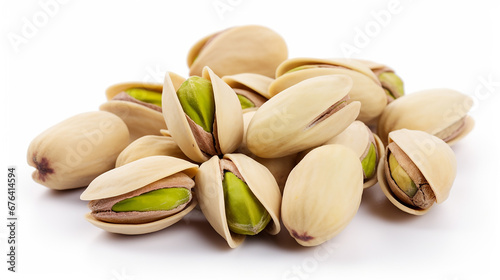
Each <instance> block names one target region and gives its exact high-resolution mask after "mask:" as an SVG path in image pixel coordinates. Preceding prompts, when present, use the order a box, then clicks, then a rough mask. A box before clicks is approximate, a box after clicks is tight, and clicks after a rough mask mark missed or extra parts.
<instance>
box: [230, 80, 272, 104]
mask: <svg viewBox="0 0 500 280" xmlns="http://www.w3.org/2000/svg"><path fill="white" fill-rule="evenodd" d="M222 80H223V81H224V82H226V83H227V84H228V85H229V86H230V87H231V88H232V89H234V90H235V92H236V94H238V95H242V96H244V97H245V98H247V99H248V100H249V101H250V102H251V103H253V105H254V106H253V107H250V108H246V109H243V111H244V112H246V111H249V110H252V109H254V108H258V107H260V106H261V105H262V104H263V103H264V102H266V101H267V100H268V99H269V98H271V96H269V93H268V90H267V89H268V88H269V85H270V84H271V82H272V81H273V79H272V78H269V77H267V76H264V75H260V74H254V73H242V74H236V75H229V76H224V77H222ZM241 90H243V92H241Z"/></svg>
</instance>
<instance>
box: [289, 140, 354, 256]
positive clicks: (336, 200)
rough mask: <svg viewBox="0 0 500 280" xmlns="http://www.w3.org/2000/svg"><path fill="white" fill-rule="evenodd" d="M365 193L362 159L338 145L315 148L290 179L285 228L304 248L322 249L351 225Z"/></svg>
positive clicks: (299, 164)
mask: <svg viewBox="0 0 500 280" xmlns="http://www.w3.org/2000/svg"><path fill="white" fill-rule="evenodd" d="M362 193H363V170H362V167H361V162H360V160H359V157H358V155H356V154H355V153H354V152H353V151H352V150H351V149H349V148H347V147H345V146H342V145H336V144H332V145H324V146H321V147H318V148H315V149H313V150H312V151H311V152H309V153H308V154H307V155H306V156H305V157H304V158H303V159H302V160H301V161H300V162H299V163H298V164H297V166H295V168H294V169H293V170H292V172H291V173H290V175H289V176H288V180H287V182H286V185H285V190H284V192H283V200H282V206H281V215H282V220H283V224H284V226H285V227H286V229H287V230H288V232H289V233H290V235H291V236H292V237H293V238H294V239H295V240H296V241H297V242H298V243H299V244H300V245H302V246H317V245H320V244H322V243H323V242H326V241H328V240H329V239H331V238H333V237H334V236H335V235H337V234H338V233H340V232H341V231H342V230H343V229H344V228H345V227H346V226H347V225H348V224H349V222H350V221H351V220H352V218H353V217H354V216H355V214H356V213H357V211H358V208H359V205H360V203H361V196H362Z"/></svg>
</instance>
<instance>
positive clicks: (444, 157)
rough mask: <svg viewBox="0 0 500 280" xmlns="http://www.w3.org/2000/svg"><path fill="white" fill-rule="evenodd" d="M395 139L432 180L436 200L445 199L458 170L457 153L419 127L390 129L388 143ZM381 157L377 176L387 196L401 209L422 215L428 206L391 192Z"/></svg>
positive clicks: (426, 176)
mask: <svg viewBox="0 0 500 280" xmlns="http://www.w3.org/2000/svg"><path fill="white" fill-rule="evenodd" d="M392 142H394V143H396V144H397V145H398V146H399V147H400V148H401V150H402V151H403V152H404V153H405V154H406V155H407V156H408V157H409V158H410V160H411V161H412V162H413V163H414V164H415V166H416V167H417V168H418V169H419V170H420V172H421V173H422V175H423V176H424V177H425V179H426V180H427V182H428V183H429V186H430V188H431V189H432V191H433V192H434V195H435V197H436V202H437V203H442V202H443V201H445V200H446V199H447V198H448V195H449V193H450V190H451V187H452V185H453V181H454V180H455V177H456V173H457V162H456V159H455V154H454V153H453V150H452V149H451V148H450V146H449V145H448V144H446V143H445V142H444V141H443V140H441V139H439V138H438V137H435V136H433V135H431V134H429V133H427V132H424V131H419V130H409V129H400V130H396V131H393V132H391V133H389V143H392ZM387 157H388V152H387V151H386V155H385V158H384V160H383V161H380V163H379V167H378V171H377V176H378V182H379V184H380V187H381V189H382V191H383V192H384V194H385V196H386V197H387V198H388V199H389V201H390V202H391V203H392V204H394V205H395V206H396V207H397V208H399V209H400V210H402V211H404V212H406V213H409V214H413V215H423V214H425V213H427V211H429V210H430V209H431V208H432V206H431V207H429V208H427V209H416V208H414V207H409V206H407V205H405V204H403V203H402V202H400V201H399V200H398V199H397V198H396V197H395V196H394V194H393V193H392V191H391V189H390V187H389V185H388V183H387V180H388V179H389V178H386V176H385V161H387V160H388V159H387Z"/></svg>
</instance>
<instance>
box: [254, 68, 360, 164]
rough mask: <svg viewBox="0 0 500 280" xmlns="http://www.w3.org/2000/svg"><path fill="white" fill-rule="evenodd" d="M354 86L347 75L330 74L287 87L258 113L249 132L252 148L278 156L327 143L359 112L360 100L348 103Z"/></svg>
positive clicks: (270, 156) (261, 155) (265, 154)
mask: <svg viewBox="0 0 500 280" xmlns="http://www.w3.org/2000/svg"><path fill="white" fill-rule="evenodd" d="M351 87H352V79H351V78H349V77H348V76H346V75H326V76H318V77H314V78H310V79H307V80H304V81H302V82H299V83H297V84H296V85H294V86H291V87H289V88H287V89H286V90H284V91H283V92H281V93H280V94H278V95H276V96H274V97H273V98H271V99H269V101H267V102H266V103H264V104H263V105H262V106H261V107H260V108H259V109H258V110H257V112H256V113H255V116H254V117H253V118H252V120H251V122H250V124H249V126H248V131H247V135H246V141H247V142H246V143H247V147H248V149H249V150H250V151H251V152H252V153H253V154H255V155H256V156H259V157H262V158H274V157H284V156H287V155H292V154H296V153H298V152H300V151H303V150H306V149H309V148H313V147H316V146H319V145H321V144H323V143H324V142H326V141H327V140H329V139H331V138H332V137H334V136H335V135H337V134H339V133H340V132H342V131H343V130H344V129H345V128H346V127H347V126H349V125H350V124H351V123H352V122H353V121H354V120H355V119H356V117H357V116H358V114H359V108H360V103H359V102H357V101H354V102H350V103H349V102H346V101H347V100H348V99H349V96H348V92H349V90H350V89H351Z"/></svg>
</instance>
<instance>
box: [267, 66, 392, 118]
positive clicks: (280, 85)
mask: <svg viewBox="0 0 500 280" xmlns="http://www.w3.org/2000/svg"><path fill="white" fill-rule="evenodd" d="M308 65H312V66H314V65H321V66H325V67H312V68H307V69H303V70H298V71H290V70H293V69H295V68H297V67H301V66H308ZM289 71H290V72H289ZM334 74H342V75H348V76H349V77H351V79H352V80H353V86H352V89H351V90H350V91H349V97H350V99H351V100H352V101H359V102H361V110H360V113H359V116H358V120H361V121H363V122H370V121H373V120H374V119H376V118H377V117H378V116H379V115H380V114H381V113H382V111H383V110H384V108H385V106H386V105H387V98H386V94H385V92H384V89H383V88H382V87H381V84H380V82H379V80H378V79H377V77H376V76H375V74H374V73H373V72H372V71H371V70H370V69H369V68H368V67H366V66H365V65H364V64H362V63H360V62H358V61H355V60H347V59H340V58H337V59H319V58H293V59H288V60H286V61H284V62H283V63H282V64H280V66H279V67H278V69H277V70H276V79H275V80H274V81H273V82H272V83H271V85H270V86H269V94H270V95H271V96H274V95H276V94H278V93H280V92H282V91H283V90H285V89H287V88H289V87H290V86H292V85H294V84H297V83H298V82H300V81H303V80H306V79H309V78H312V77H317V76H323V75H334Z"/></svg>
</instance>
